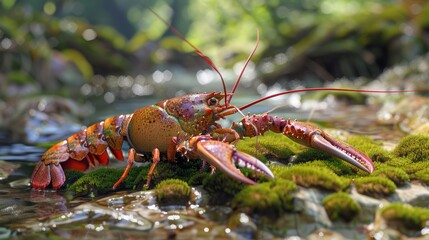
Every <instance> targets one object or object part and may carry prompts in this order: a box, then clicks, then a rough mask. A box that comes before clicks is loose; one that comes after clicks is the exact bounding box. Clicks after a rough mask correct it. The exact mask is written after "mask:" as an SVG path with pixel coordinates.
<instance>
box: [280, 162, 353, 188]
mask: <svg viewBox="0 0 429 240" xmlns="http://www.w3.org/2000/svg"><path fill="white" fill-rule="evenodd" d="M274 172H275V174H278V177H280V178H283V179H287V180H291V181H293V182H295V183H296V184H297V185H300V186H303V187H315V188H321V189H325V190H330V191H339V190H341V189H344V188H345V187H346V186H347V185H348V183H349V180H348V179H344V178H341V177H339V176H338V175H336V174H335V173H333V172H332V171H331V170H329V169H327V168H323V167H313V166H300V165H297V166H293V167H290V168H284V169H278V170H275V171H274Z"/></svg>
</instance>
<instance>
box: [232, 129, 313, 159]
mask: <svg viewBox="0 0 429 240" xmlns="http://www.w3.org/2000/svg"><path fill="white" fill-rule="evenodd" d="M237 149H238V150H240V151H243V152H245V153H248V154H251V155H252V156H256V157H257V158H258V159H259V160H261V161H267V157H266V156H272V157H275V158H276V160H278V161H282V160H283V162H285V161H286V162H287V161H288V160H289V159H290V158H291V157H292V156H293V155H295V154H296V153H298V152H301V151H302V150H303V149H305V147H303V146H302V145H300V144H298V143H296V142H294V141H292V140H291V139H289V138H288V137H286V136H283V135H282V134H280V133H273V132H266V133H265V134H264V135H263V136H258V137H257V138H256V137H253V138H246V139H244V140H240V141H238V143H237ZM256 150H258V154H256Z"/></svg>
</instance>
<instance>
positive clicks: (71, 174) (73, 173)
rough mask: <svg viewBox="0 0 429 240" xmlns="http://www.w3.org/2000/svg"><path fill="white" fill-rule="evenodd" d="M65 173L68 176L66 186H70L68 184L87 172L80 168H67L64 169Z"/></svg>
mask: <svg viewBox="0 0 429 240" xmlns="http://www.w3.org/2000/svg"><path fill="white" fill-rule="evenodd" d="M64 175H65V176H66V181H65V183H64V186H65V187H66V188H68V186H70V185H72V184H73V183H74V182H76V181H77V180H78V179H79V178H81V177H82V176H83V175H85V173H84V172H82V171H79V170H71V169H66V170H64Z"/></svg>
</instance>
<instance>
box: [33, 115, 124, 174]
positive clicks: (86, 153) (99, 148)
mask: <svg viewBox="0 0 429 240" xmlns="http://www.w3.org/2000/svg"><path fill="white" fill-rule="evenodd" d="M131 116H132V115H131V114H127V115H120V116H114V117H110V118H107V119H106V120H104V121H101V122H98V123H95V124H93V125H91V126H89V127H88V128H86V129H82V130H81V131H79V132H77V133H75V134H73V135H72V136H70V137H69V138H67V140H63V141H61V142H59V143H57V144H55V145H54V146H52V147H51V148H50V149H48V150H47V151H46V152H45V154H43V156H42V158H41V161H43V162H44V163H45V164H46V165H47V164H50V163H55V164H58V163H60V164H61V166H62V167H63V168H64V169H77V170H81V171H83V170H85V169H87V168H88V167H89V166H95V165H97V164H98V163H100V164H102V165H107V164H108V163H109V155H108V153H107V151H106V149H107V147H109V149H110V151H111V152H112V153H113V155H114V156H115V157H116V158H117V159H118V160H123V159H124V157H123V155H122V143H123V141H124V136H125V134H124V133H125V132H126V130H125V129H126V127H127V124H128V121H129V119H130V117H131Z"/></svg>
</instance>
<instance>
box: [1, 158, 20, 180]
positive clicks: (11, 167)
mask: <svg viewBox="0 0 429 240" xmlns="http://www.w3.org/2000/svg"><path fill="white" fill-rule="evenodd" d="M19 166H20V164H17V163H11V162H6V161H3V160H0V180H3V179H6V178H7V177H8V176H9V175H10V174H11V173H13V172H14V171H15V170H16V169H18V168H19Z"/></svg>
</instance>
